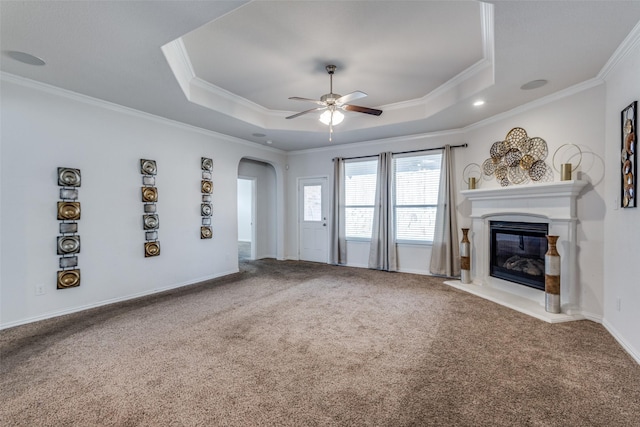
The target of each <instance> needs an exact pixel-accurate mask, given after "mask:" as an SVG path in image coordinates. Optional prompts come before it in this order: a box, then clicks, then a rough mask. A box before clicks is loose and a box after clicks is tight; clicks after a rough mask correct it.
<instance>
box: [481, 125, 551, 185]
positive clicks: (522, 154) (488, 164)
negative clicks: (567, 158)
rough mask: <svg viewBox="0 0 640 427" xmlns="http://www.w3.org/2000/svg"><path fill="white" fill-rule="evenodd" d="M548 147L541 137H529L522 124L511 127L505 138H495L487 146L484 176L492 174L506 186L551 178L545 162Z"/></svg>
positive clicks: (486, 177)
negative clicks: (495, 139)
mask: <svg viewBox="0 0 640 427" xmlns="http://www.w3.org/2000/svg"><path fill="white" fill-rule="evenodd" d="M548 154H549V149H548V147H547V143H546V142H545V140H544V139H542V138H539V137H533V138H529V136H528V135H527V131H526V130H524V129H523V128H519V127H516V128H513V129H511V130H510V131H509V133H507V136H506V137H505V139H504V141H496V142H494V143H493V144H492V145H491V148H490V149H489V158H488V159H487V160H485V161H484V162H483V163H482V166H481V169H482V173H483V175H484V178H485V179H490V178H491V177H495V179H496V181H498V183H499V184H500V185H501V186H503V187H507V186H509V185H511V184H526V183H527V182H529V181H552V180H553V171H552V170H551V168H550V167H549V165H547V163H546V162H545V159H546V158H547V155H548Z"/></svg>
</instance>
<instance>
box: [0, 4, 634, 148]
mask: <svg viewBox="0 0 640 427" xmlns="http://www.w3.org/2000/svg"><path fill="white" fill-rule="evenodd" d="M0 14H1V19H2V20H1V22H0V41H1V42H0V47H1V49H2V56H1V57H0V69H1V70H2V71H3V72H7V73H10V74H14V75H18V76H23V77H26V78H29V79H33V80H36V81H40V82H44V83H48V84H51V85H54V86H58V87H61V88H64V89H68V90H71V91H75V92H78V93H82V94H86V95H89V96H92V97H96V98H100V99H104V100H106V101H110V102H113V103H116V104H120V105H124V106H127V107H130V108H134V109H138V110H141V111H145V112H149V113H151V114H155V115H158V116H162V117H166V118H169V119H172V120H176V121H180V122H183V123H187V124H191V125H194V126H198V127H201V128H204V129H209V130H212V131H216V132H220V133H223V134H227V135H231V136H235V137H238V138H242V139H245V140H249V141H253V142H257V143H261V144H264V143H266V141H267V140H270V141H272V142H273V144H272V146H273V147H277V148H281V149H283V150H299V149H305V148H314V147H321V146H326V145H329V141H328V130H327V127H326V126H324V125H322V124H320V123H319V122H318V121H317V120H316V118H317V115H316V114H308V115H305V116H302V117H299V118H297V119H294V120H286V119H285V117H286V116H288V115H291V114H293V113H295V112H298V111H302V110H306V109H308V108H312V107H313V104H307V103H304V102H299V101H292V100H289V99H288V97H290V96H300V97H306V98H314V99H317V98H319V97H320V96H321V95H323V94H325V93H327V92H329V78H328V76H327V74H326V71H325V70H324V66H325V65H327V64H330V63H331V64H336V65H338V70H337V71H336V74H335V76H334V92H336V93H340V94H346V93H348V92H351V91H354V90H361V91H364V92H366V93H368V95H369V96H368V97H366V98H363V99H360V100H358V101H357V102H354V103H355V104H357V105H362V106H366V107H372V108H380V109H382V110H384V113H383V114H382V115H381V116H380V117H375V116H369V115H365V114H359V113H355V112H347V117H346V119H345V121H344V122H343V123H342V124H340V125H339V126H336V127H335V130H334V137H333V142H332V144H340V143H350V142H360V141H367V140H373V139H379V138H386V137H394V136H402V135H409V134H416V133H424V132H435V131H442V130H448V129H457V128H461V127H464V126H468V125H470V124H473V123H476V122H478V121H480V120H482V119H485V118H488V117H491V116H493V115H496V114H499V113H501V112H504V111H507V110H510V109H512V108H514V107H517V106H518V105H521V104H523V103H526V102H529V101H532V100H535V99H537V98H540V97H543V96H546V95H549V94H551V93H554V92H557V91H559V90H562V89H565V88H568V87H570V86H573V85H576V84H578V83H581V82H584V81H588V80H590V79H593V78H595V77H597V76H598V74H599V73H600V71H601V70H602V69H603V67H604V66H605V64H606V63H607V61H608V60H609V59H610V58H611V56H612V55H613V53H614V52H615V50H616V48H618V46H619V45H620V44H621V43H622V41H623V40H624V38H625V37H626V36H627V35H628V34H629V32H630V31H631V30H632V29H633V27H634V26H635V25H636V23H638V21H639V20H640V1H624V2H622V1H588V2H586V1H584V2H582V1H580V2H578V1H571V2H569V1H492V2H490V3H481V2H477V1H441V2H437V1H406V2H405V1H376V2H372V1H361V2H360V1H332V2H320V1H254V2H245V1H158V2H155V1H112V2H108V1H82V2H76V1H6V0H2V1H0ZM8 51H23V52H28V53H30V54H33V55H35V56H38V57H40V58H42V59H44V60H45V61H46V63H47V64H46V65H45V66H32V65H26V64H23V63H20V62H18V61H15V60H14V59H12V58H10V57H9V56H7V52H8ZM535 79H546V80H548V81H549V84H547V85H546V86H544V87H542V88H539V89H536V90H529V91H523V90H521V89H520V86H521V85H522V84H524V83H526V82H528V81H531V80H535ZM479 98H482V99H484V100H485V101H486V104H485V105H484V106H483V107H481V108H477V107H473V106H472V102H473V101H475V100H476V99H479ZM253 134H264V135H265V136H254V135H253Z"/></svg>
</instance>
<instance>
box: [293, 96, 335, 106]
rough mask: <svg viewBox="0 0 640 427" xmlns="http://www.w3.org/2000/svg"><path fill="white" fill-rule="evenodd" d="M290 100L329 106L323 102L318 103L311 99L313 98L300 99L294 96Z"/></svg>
mask: <svg viewBox="0 0 640 427" xmlns="http://www.w3.org/2000/svg"><path fill="white" fill-rule="evenodd" d="M289 99H293V100H294V101H307V102H313V103H314V104H318V105H324V106H326V105H327V104H326V103H324V102H322V101H318V100H317V99H311V98H300V97H299V96H292V97H290V98H289Z"/></svg>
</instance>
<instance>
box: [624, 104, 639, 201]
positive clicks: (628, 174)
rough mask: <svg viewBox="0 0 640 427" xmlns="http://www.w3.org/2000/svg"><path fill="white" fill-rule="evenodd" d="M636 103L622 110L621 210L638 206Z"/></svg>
mask: <svg viewBox="0 0 640 427" xmlns="http://www.w3.org/2000/svg"><path fill="white" fill-rule="evenodd" d="M637 107H638V101H633V103H632V104H631V105H629V106H628V107H627V108H625V109H624V110H622V113H621V125H622V153H621V160H622V168H621V174H620V178H621V183H622V186H621V190H622V192H621V198H620V201H621V206H622V207H623V208H635V207H637V206H638V203H637V199H636V185H637V178H636V176H637V175H638V154H637V153H636V145H637V144H636V130H637V129H636V120H637V118H638V113H637Z"/></svg>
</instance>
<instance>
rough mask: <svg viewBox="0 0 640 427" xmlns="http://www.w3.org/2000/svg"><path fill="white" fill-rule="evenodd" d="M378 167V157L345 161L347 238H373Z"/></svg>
mask: <svg viewBox="0 0 640 427" xmlns="http://www.w3.org/2000/svg"><path fill="white" fill-rule="evenodd" d="M377 169H378V160H377V159H376V160H365V161H350V162H345V165H344V175H345V179H344V181H345V182H344V190H345V232H346V237H347V239H371V226H372V223H373V205H374V201H375V197H376V175H377Z"/></svg>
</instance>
